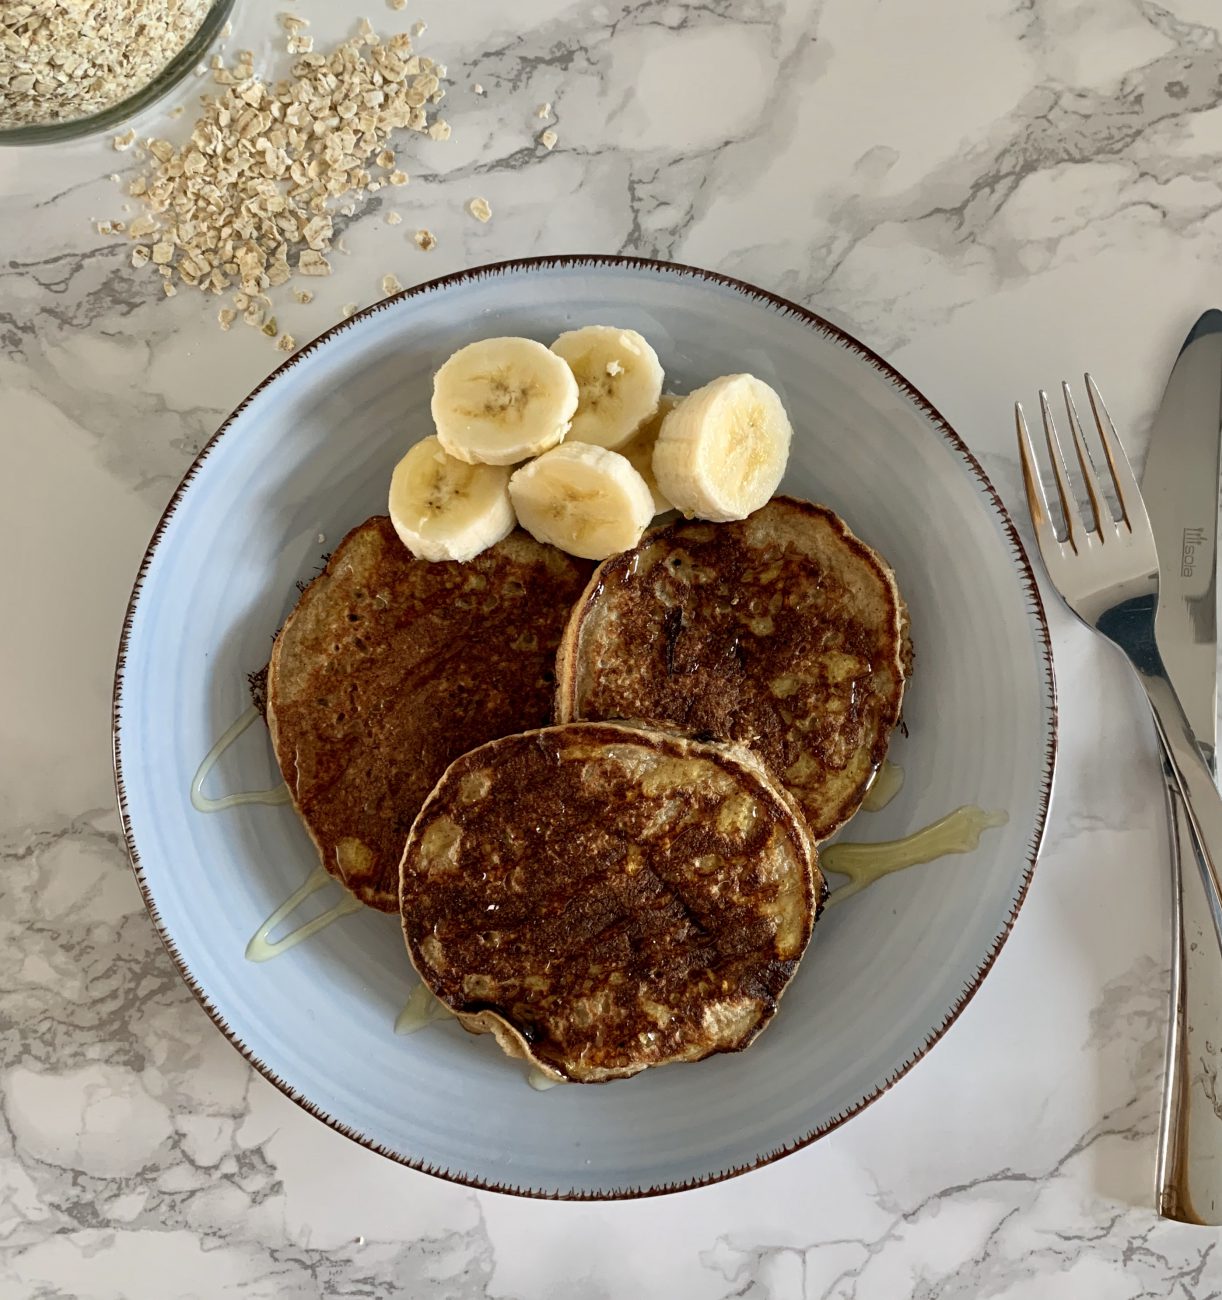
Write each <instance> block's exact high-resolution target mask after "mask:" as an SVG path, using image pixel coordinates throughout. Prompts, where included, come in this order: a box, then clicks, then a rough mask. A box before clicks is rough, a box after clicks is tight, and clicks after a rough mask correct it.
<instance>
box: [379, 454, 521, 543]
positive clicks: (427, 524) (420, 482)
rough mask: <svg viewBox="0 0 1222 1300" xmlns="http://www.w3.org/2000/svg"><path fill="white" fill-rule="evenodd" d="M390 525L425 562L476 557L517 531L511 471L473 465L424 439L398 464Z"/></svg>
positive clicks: (403, 541)
mask: <svg viewBox="0 0 1222 1300" xmlns="http://www.w3.org/2000/svg"><path fill="white" fill-rule="evenodd" d="M390 522H391V523H392V524H394V526H395V532H396V533H398V534H399V539H400V540H401V541H402V543H403V545H404V546H406V547H407V549H408V550H409V551H411V553H412V554H413V555H416V556H419V557H420V558H421V559H423V560H470V559H473V558H474V557H475V556H477V555H478V554H479V553H480V552H481V551H484V550H487V548H488V547H489V546H492V545H493V544H494V543H496V542H499V541H500V540H501V538H503V537H507V536H508V535H509V534H510V533H511V532H512V531H513V526H514V522H515V521H514V516H513V505H512V503H511V502H510V500H509V470H508V469H507V468H505V467H503V466H499V465H468V464H467V463H466V462H465V461H461V460H457V459H455V457H453V456H450V455H448V454H447V452H446V450H445V448H444V447H442V445H441V441H440V439H438V438H424V439H423V440H421V441H420V442H418V443H416V445H415V446H414V447H413V448H412V449H411V451H409V452H408V453H407V455H406V456H404V457H403V459H402V460H401V461H400V462H399V463H398V464H397V465H396V466H395V472H394V474H393V475H392V476H391V480H390Z"/></svg>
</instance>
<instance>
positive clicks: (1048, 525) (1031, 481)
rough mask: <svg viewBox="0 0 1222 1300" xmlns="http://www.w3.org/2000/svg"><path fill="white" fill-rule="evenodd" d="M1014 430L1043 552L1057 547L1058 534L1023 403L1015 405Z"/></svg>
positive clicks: (1038, 538) (1034, 522) (1030, 506)
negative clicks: (1049, 507)
mask: <svg viewBox="0 0 1222 1300" xmlns="http://www.w3.org/2000/svg"><path fill="white" fill-rule="evenodd" d="M1014 428H1015V432H1016V433H1017V434H1018V458H1019V460H1020V461H1021V462H1022V466H1023V486H1024V487H1025V488H1026V489H1027V509H1028V510H1029V511H1030V512H1031V523H1032V526H1033V527H1034V528H1035V540H1036V541H1037V542H1038V543H1039V547H1040V550H1041V551H1043V550H1044V548H1045V547H1046V546H1048V545H1049V544H1051V545H1053V546H1055V545H1057V534H1056V529H1055V528H1054V527H1053V526H1052V516H1051V514H1049V511H1048V498H1047V497H1046V496H1045V495H1044V484H1043V482H1042V481H1041V479H1040V472H1039V461H1038V460H1037V459H1036V455H1035V448H1034V447H1033V446H1032V445H1031V434H1030V433H1029V432H1028V431H1027V417H1026V416H1025V415H1024V414H1023V404H1022V403H1021V402H1015V403H1014Z"/></svg>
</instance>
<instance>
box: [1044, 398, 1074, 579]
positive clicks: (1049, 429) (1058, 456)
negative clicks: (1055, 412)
mask: <svg viewBox="0 0 1222 1300" xmlns="http://www.w3.org/2000/svg"><path fill="white" fill-rule="evenodd" d="M1040 415H1041V416H1043V419H1044V437H1045V439H1046V440H1047V442H1048V455H1049V457H1050V458H1051V460H1052V473H1053V475H1054V477H1055V478H1056V481H1057V494H1058V495H1059V496H1060V498H1061V511H1062V513H1063V514H1064V515H1065V532H1066V538H1065V540H1066V541H1067V542H1068V543H1069V544H1070V546H1071V547H1073V550H1074V553H1075V554H1077V552H1078V550H1079V546H1078V542H1079V540H1080V539H1081V540H1083V541H1084V540H1085V538H1084V536H1083V528H1082V516H1081V515H1080V514H1079V513H1078V503H1077V501H1076V500H1075V499H1074V494H1073V490H1072V488H1071V487H1070V486H1069V466H1068V465H1067V464H1066V461H1065V453H1064V452H1063V451H1062V450H1061V438H1060V435H1059V434H1058V433H1057V426H1056V421H1055V420H1054V419H1053V418H1052V407H1051V406H1049V405H1048V394H1047V393H1046V392H1044V390H1043V389H1042V388H1041V389H1040Z"/></svg>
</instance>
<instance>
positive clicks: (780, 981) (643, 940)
mask: <svg viewBox="0 0 1222 1300" xmlns="http://www.w3.org/2000/svg"><path fill="white" fill-rule="evenodd" d="M823 889H824V886H823V878H822V876H821V875H820V873H819V869H818V866H817V864H816V857H815V848H814V844H813V841H812V840H811V839H810V836H809V834H808V832H807V830H806V828H805V825H804V823H803V820H802V817H801V814H800V813H799V812H798V811H797V808H796V805H795V804H794V802H793V801H792V799H790V797H789V796H788V795H787V794H786V793H785V791H784V790H783V789H782V788H781V787H780V786H779V785H777V784H776V783H775V782H774V781H773V779H772V778H771V776H769V774H768V773H767V772H766V771H765V770H764V768H763V767H762V765H761V764H760V763H759V761H758V760H757V759H756V758H755V757H754V756H753V755H752V754H750V753H749V752H748V751H746V750H743V749H741V748H740V747H738V746H734V745H720V744H708V743H704V742H699V741H695V740H692V739H690V738H687V737H683V736H680V735H677V734H675V733H673V732H661V731H658V730H654V729H649V728H645V727H641V726H636V725H630V724H625V723H580V722H579V723H571V724H569V725H567V726H561V727H549V728H546V729H543V730H538V731H532V732H527V733H526V734H525V735H521V736H509V737H506V738H504V739H502V740H496V741H493V742H491V743H490V744H487V745H484V746H483V747H481V748H480V749H477V750H475V751H474V752H472V753H469V754H465V755H463V757H462V758H460V759H458V760H457V761H456V762H455V763H454V764H453V765H452V766H451V767H450V768H449V770H448V771H447V772H446V774H445V775H444V776H443V777H442V779H441V781H440V783H439V784H438V786H437V788H436V789H435V790H434V791H433V793H432V794H431V795H430V796H429V798H428V800H427V802H426V803H425V805H424V808H423V809H422V810H421V812H420V815H419V817H418V818H417V819H416V823H415V825H414V826H413V827H412V831H411V835H410V837H409V838H408V841H407V847H406V850H405V852H404V855H403V869H402V900H401V901H402V914H403V930H404V936H405V938H406V941H407V947H408V952H409V953H410V955H411V959H412V962H413V964H414V965H415V967H416V970H417V971H418V972H419V974H420V977H421V979H423V980H424V982H425V983H426V984H427V985H428V987H429V988H430V989H431V990H432V991H433V993H434V994H436V996H437V997H438V998H439V999H440V1000H441V1001H442V1002H443V1003H444V1004H445V1006H447V1007H448V1008H449V1009H450V1010H451V1011H453V1012H454V1013H455V1014H456V1015H457V1016H458V1017H459V1019H460V1020H461V1021H462V1023H463V1024H464V1025H466V1026H467V1028H469V1029H472V1030H475V1031H484V1030H490V1031H491V1032H492V1033H494V1034H495V1035H496V1037H497V1039H498V1041H499V1042H500V1044H501V1046H502V1047H503V1048H504V1049H505V1050H506V1051H507V1052H508V1053H509V1054H510V1055H511V1056H526V1057H528V1058H529V1059H530V1060H532V1061H533V1062H534V1063H535V1064H536V1065H538V1066H539V1067H540V1068H541V1069H542V1070H543V1071H544V1072H545V1073H547V1074H548V1075H550V1076H551V1077H553V1078H557V1079H568V1080H573V1081H576V1082H582V1083H593V1082H602V1081H604V1080H607V1079H614V1078H622V1077H626V1076H628V1075H631V1074H636V1073H638V1072H639V1071H641V1070H643V1069H645V1068H647V1067H649V1066H655V1065H665V1064H667V1063H668V1062H671V1061H695V1060H699V1059H701V1058H702V1057H705V1056H709V1055H711V1054H712V1053H714V1052H732V1051H739V1050H740V1049H742V1048H744V1047H746V1046H747V1045H748V1044H749V1043H750V1042H751V1041H752V1040H753V1039H754V1038H755V1037H756V1035H757V1034H759V1032H760V1031H761V1030H762V1029H763V1028H764V1026H765V1025H766V1024H767V1023H768V1021H769V1020H770V1019H771V1018H772V1016H773V1014H774V1012H775V1011H776V1007H777V1001H778V999H779V998H780V996H781V994H782V992H783V991H784V989H785V986H786V984H787V983H788V982H789V980H790V978H791V976H792V975H793V973H794V971H795V970H796V968H797V964H798V960H799V958H800V957H801V956H802V952H803V950H804V949H805V947H806V944H807V941H808V939H809V938H810V933H811V927H812V925H813V924H814V919H815V915H816V911H817V906H818V904H819V902H821V900H822V895H823Z"/></svg>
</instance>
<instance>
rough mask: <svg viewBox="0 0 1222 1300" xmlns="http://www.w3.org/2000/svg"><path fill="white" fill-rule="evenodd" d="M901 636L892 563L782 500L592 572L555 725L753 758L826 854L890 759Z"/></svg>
mask: <svg viewBox="0 0 1222 1300" xmlns="http://www.w3.org/2000/svg"><path fill="white" fill-rule="evenodd" d="M907 627H908V615H907V611H906V609H905V608H904V604H903V601H902V600H901V599H900V595H899V592H898V589H897V588H896V585H895V578H894V575H893V574H892V572H891V570H890V568H889V567H888V566H887V564H886V562H885V561H883V560H882V559H881V558H880V557H879V556H878V555H877V554H876V553H875V552H874V551H872V550H871V549H870V548H869V547H868V546H866V545H865V543H864V542H861V541H860V540H858V538H856V537H854V536H853V534H852V533H851V532H850V531H849V529H848V526H847V525H846V524H845V523H844V521H843V520H842V519H840V517H839V516H838V515H836V514H835V513H833V512H832V511H831V510H828V509H825V508H824V507H822V506H816V505H812V504H811V503H810V502H807V501H797V500H794V499H793V498H790V497H777V498H775V499H774V500H773V501H771V502H769V504H768V505H766V506H765V507H764V508H763V509H762V510H758V511H756V513H755V514H753V515H752V516H750V518H748V519H746V520H743V521H742V522H740V523H728V524H708V523H700V522H690V523H689V522H679V523H675V524H671V525H669V526H667V527H663V528H660V529H658V530H657V531H655V532H653V533H650V534H647V535H646V536H645V538H644V539H643V540H642V541H641V543H640V545H639V546H637V547H635V548H634V549H633V550H631V551H626V552H624V553H623V554H622V555H616V556H612V557H611V558H610V559H609V560H607V561H606V562H605V563H603V564H602V565H601V566H600V567H599V568H598V570H597V571H596V572H595V574H594V577H593V578H592V579H591V581H590V586H589V587H588V588H587V589H586V593H585V595H584V596H583V597H582V599H581V601H580V603H579V604H578V605H577V607H576V608H575V609H574V611H573V615H572V617H571V619H570V620H569V626H568V628H567V629H566V630H565V636H564V641H563V643H562V645H561V648H560V654H559V656H558V659H557V669H556V672H557V678H558V683H557V696H556V699H557V703H556V714H557V719H558V720H559V721H561V722H565V721H568V720H571V719H574V718H647V719H653V720H656V721H666V722H670V723H673V724H675V725H676V726H679V727H682V728H683V729H684V730H686V731H690V732H693V733H696V734H705V733H707V734H709V735H712V736H716V737H720V738H722V739H726V740H734V741H738V742H740V743H741V744H745V745H748V746H749V747H750V748H751V749H753V750H754V751H755V752H756V753H757V754H758V755H759V756H760V757H761V758H762V759H763V760H764V761H765V763H766V764H767V765H768V766H769V768H770V769H771V770H772V771H773V772H774V773H775V774H776V775H777V776H778V777H779V778H780V780H781V781H782V782H783V783H784V784H785V786H786V788H787V789H788V790H789V791H790V792H791V793H792V794H793V795H794V796H795V797H796V799H797V801H798V803H799V804H800V805H801V806H802V810H803V812H804V813H805V814H806V819H807V822H808V824H809V826H810V830H811V833H812V834H813V835H814V836H815V838H816V839H817V840H822V839H826V838H827V836H829V835H831V834H832V832H833V831H835V830H836V829H837V827H839V826H841V825H842V824H843V823H844V822H845V821H847V820H848V818H849V817H851V816H852V814H853V813H854V812H855V811H856V809H857V807H858V805H859V804H860V803H861V800H862V798H863V797H864V795H865V792H866V790H867V789H868V788H869V785H870V782H871V780H872V779H873V776H874V774H875V772H876V771H877V768H878V766H879V764H881V762H882V760H883V758H884V757H885V756H886V752H887V745H888V742H889V740H890V736H891V731H892V729H893V728H894V727H895V724H896V723H897V722H898V721H899V716H900V706H901V703H902V701H903V692H904V678H905V674H906V671H907V669H906V665H907V664H908V663H909V662H910V657H911V650H910V647H909V645H908V636H907Z"/></svg>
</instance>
